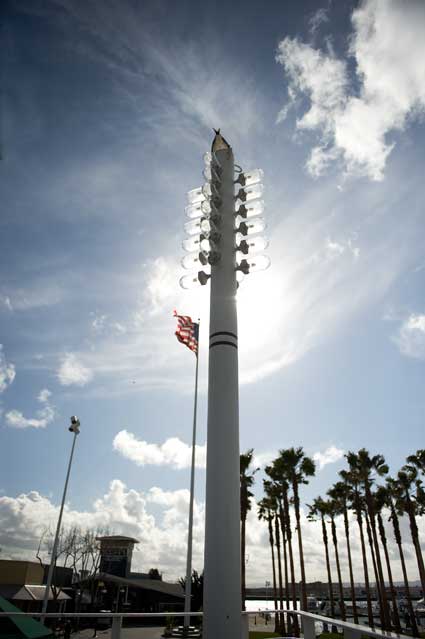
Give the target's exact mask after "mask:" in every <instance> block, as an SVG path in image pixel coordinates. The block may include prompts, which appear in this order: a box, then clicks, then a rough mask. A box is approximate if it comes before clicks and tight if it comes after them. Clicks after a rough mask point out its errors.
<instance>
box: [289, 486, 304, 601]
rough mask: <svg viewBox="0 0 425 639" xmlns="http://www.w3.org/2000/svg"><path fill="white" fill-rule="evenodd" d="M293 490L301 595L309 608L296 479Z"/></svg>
mask: <svg viewBox="0 0 425 639" xmlns="http://www.w3.org/2000/svg"><path fill="white" fill-rule="evenodd" d="M292 490H293V491H294V507H295V519H296V520H297V534H298V550H299V555H300V571H301V597H302V606H301V609H302V610H307V588H306V580H305V566H304V551H303V538H302V532H301V517H300V498H299V495H298V484H297V482H296V481H294V482H293V484H292Z"/></svg>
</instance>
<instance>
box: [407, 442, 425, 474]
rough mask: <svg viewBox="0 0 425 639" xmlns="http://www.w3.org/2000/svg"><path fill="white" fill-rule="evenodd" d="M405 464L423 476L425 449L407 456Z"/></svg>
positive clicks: (424, 472) (424, 470)
mask: <svg viewBox="0 0 425 639" xmlns="http://www.w3.org/2000/svg"><path fill="white" fill-rule="evenodd" d="M407 463H408V464H410V465H411V466H416V468H417V469H418V470H419V471H420V472H421V473H422V474H423V475H425V448H422V449H419V450H417V451H416V453H415V454H414V455H409V457H408V458H407Z"/></svg>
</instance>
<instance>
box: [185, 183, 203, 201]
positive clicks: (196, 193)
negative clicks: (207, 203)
mask: <svg viewBox="0 0 425 639" xmlns="http://www.w3.org/2000/svg"><path fill="white" fill-rule="evenodd" d="M202 189H203V187H202V186H198V188H196V189H191V190H190V191H188V192H187V193H186V198H187V203H188V204H198V202H202V201H203V200H205V195H204V193H203V191H202Z"/></svg>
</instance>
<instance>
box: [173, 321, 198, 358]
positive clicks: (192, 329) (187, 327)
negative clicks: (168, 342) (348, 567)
mask: <svg viewBox="0 0 425 639" xmlns="http://www.w3.org/2000/svg"><path fill="white" fill-rule="evenodd" d="M174 317H177V330H176V332H175V336H176V337H177V339H178V340H179V342H181V343H182V344H186V346H187V347H188V348H190V350H191V351H193V352H194V353H195V355H198V338H199V324H197V323H196V322H192V318H191V317H189V316H188V315H179V314H178V313H177V311H174Z"/></svg>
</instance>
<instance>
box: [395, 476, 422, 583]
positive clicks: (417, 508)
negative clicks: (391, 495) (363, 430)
mask: <svg viewBox="0 0 425 639" xmlns="http://www.w3.org/2000/svg"><path fill="white" fill-rule="evenodd" d="M397 483H398V486H399V488H400V497H399V499H398V500H397V506H398V508H399V511H401V512H404V513H406V514H407V516H408V518H409V525H410V534H411V536H412V542H413V547H414V549H415V553H416V561H417V563H418V569H419V576H420V580H421V586H422V592H423V593H424V594H425V566H424V559H423V556H422V550H421V544H420V540H419V530H418V525H417V523H416V515H422V514H423V513H424V506H423V503H422V502H423V493H422V491H423V489H422V487H421V481H420V479H419V478H418V470H417V468H416V467H415V466H413V465H408V466H403V468H402V469H401V470H400V471H399V472H398V473H397ZM417 496H419V497H420V499H419V500H418V499H417Z"/></svg>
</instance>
